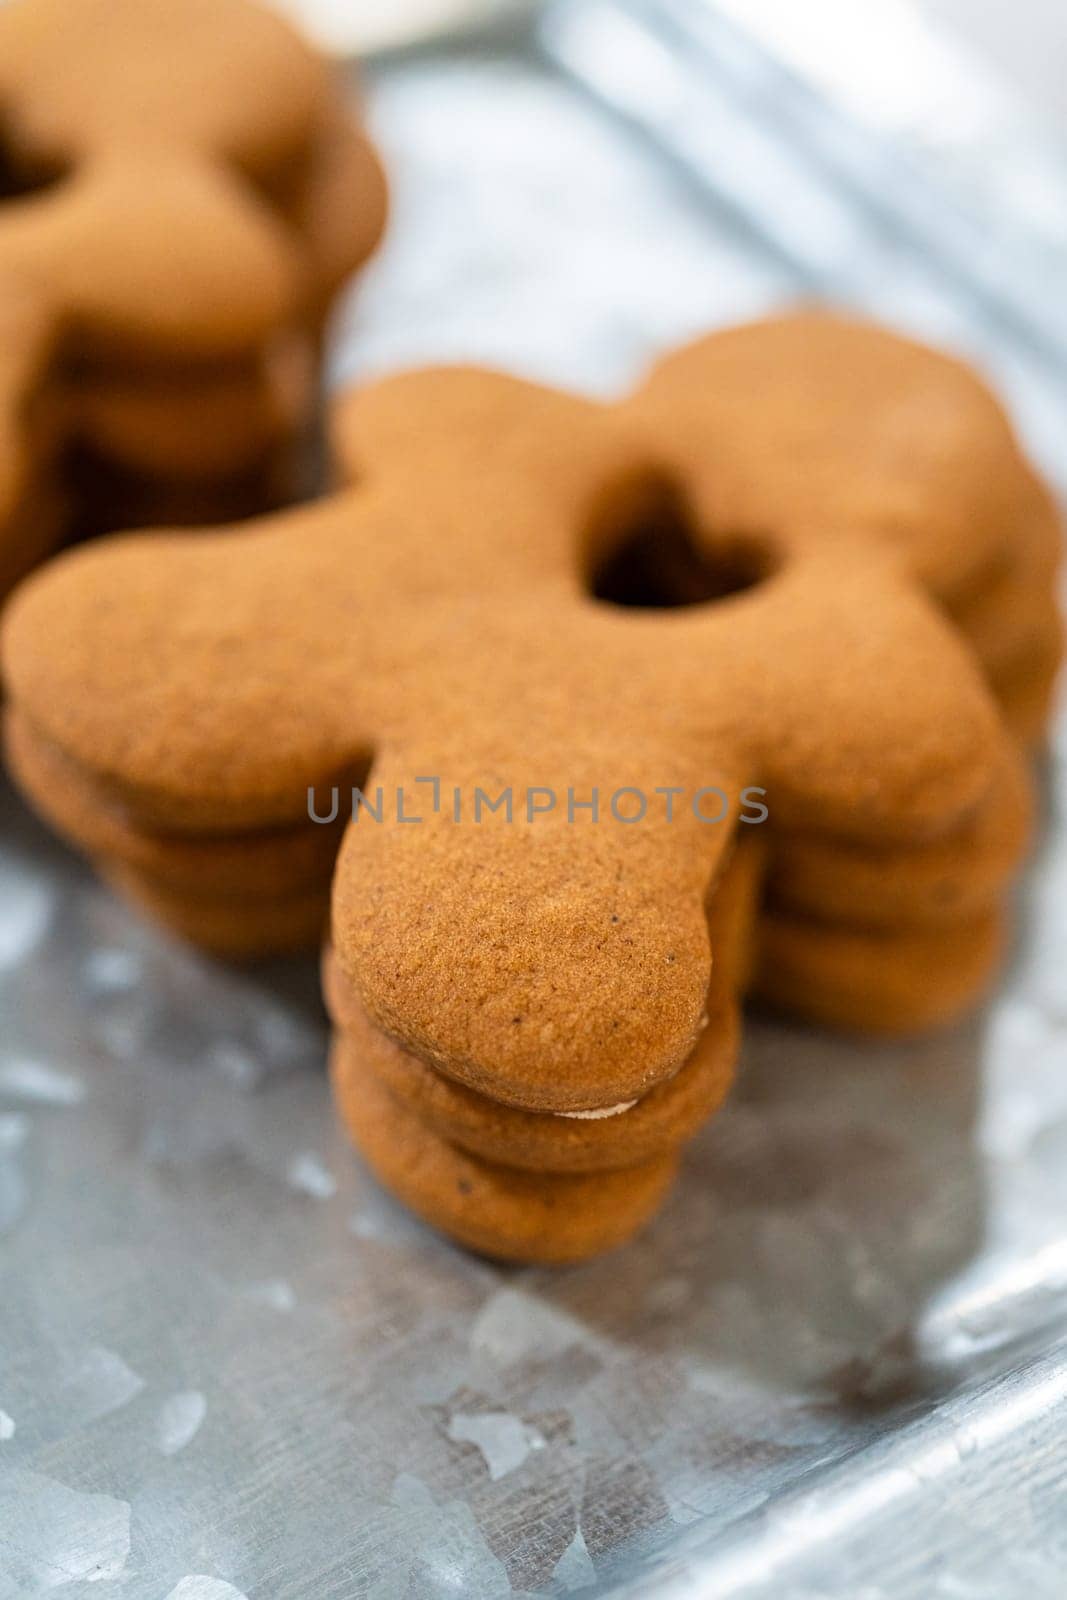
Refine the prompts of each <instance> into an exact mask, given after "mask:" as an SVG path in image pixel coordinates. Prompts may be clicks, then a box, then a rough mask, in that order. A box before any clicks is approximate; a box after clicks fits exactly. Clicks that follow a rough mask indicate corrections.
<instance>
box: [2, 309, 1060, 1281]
mask: <svg viewBox="0 0 1067 1600" xmlns="http://www.w3.org/2000/svg"><path fill="white" fill-rule="evenodd" d="M860 392H862V395H863V405H862V406H859V405H858V404H857V403H856V402H857V396H858V393H860ZM761 396H762V403H761V402H760V397H761ZM338 436H339V445H340V453H341V454H342V456H343V458H344V460H345V462H346V464H347V467H348V469H349V471H350V472H351V474H352V476H353V478H354V479H355V484H354V487H352V488H351V489H349V490H348V491H346V492H344V493H341V494H339V495H337V496H335V497H334V498H333V499H330V500H327V501H325V502H322V503H320V504H319V505H316V506H312V507H309V508H305V509H303V510H299V511H295V512H291V513H287V514H284V515H282V516H280V517H278V518H276V519H273V520H270V521H266V522H263V523H259V524H253V525H250V526H248V527H246V528H245V529H244V530H243V531H233V530H230V531H226V532H224V533H223V534H220V535H219V536H212V535H210V534H201V535H199V536H197V537H196V538H190V537H187V536H182V535H181V534H157V535H154V536H153V537H152V538H150V539H147V538H141V537H128V538H125V539H122V540H118V541H109V542H107V543H104V544H97V545H96V546H93V547H89V548H87V549H84V550H81V551H78V552H76V553H73V554H71V555H68V556H65V557H63V558H61V559H60V561H58V562H57V563H55V564H53V566H52V567H51V568H50V569H49V570H48V571H47V572H45V573H43V574H40V575H38V576H37V577H36V578H34V579H31V580H30V581H29V582H28V584H27V585H26V586H25V587H24V588H23V590H22V591H21V593H20V594H19V595H18V596H17V597H16V599H15V601H14V603H13V605H12V606H11V608H10V611H9V614H8V616H7V619H6V625H5V627H4V630H3V662H4V671H5V676H6V683H7V686H8V690H9V694H10V699H11V708H10V715H9V748H10V753H11V758H12V762H13V765H14V769H15V771H16V773H17V775H18V776H19V777H20V779H21V781H22V783H23V786H24V787H25V789H26V790H27V792H28V793H29V795H30V796H31V798H32V799H33V800H34V801H35V803H36V804H37V805H38V806H39V807H40V808H41V810H42V811H44V813H45V814H46V815H49V816H51V817H52V818H53V820H54V821H55V822H56V824H57V825H58V826H59V827H60V828H61V830H62V831H63V832H65V833H67V834H68V835H69V836H70V837H72V838H73V839H74V840H75V841H77V842H79V843H81V844H82V845H83V846H84V847H85V848H87V849H88V850H89V851H90V852H91V853H93V854H94V855H96V856H97V858H98V859H99V860H100V861H101V863H102V865H103V867H104V870H105V871H106V872H107V873H108V874H109V875H110V876H111V877H113V878H114V879H115V880H116V881H118V882H119V883H120V884H121V886H122V887H123V888H124V889H126V890H127V891H128V892H129V893H131V894H132V895H133V896H134V897H135V898H137V899H138V900H140V901H141V902H142V903H144V904H145V905H147V906H148V907H149V908H150V909H151V910H152V911H153V912H154V913H155V914H156V915H157V916H159V917H160V918H161V919H162V920H164V921H165V922H168V923H169V924H171V925H172V926H174V927H175V928H177V929H179V930H180V931H181V932H183V933H185V934H186V935H187V936H189V937H192V938H194V939H198V940H200V941H202V942H203V943H205V944H207V945H208V946H210V947H214V948H217V949H221V950H230V951H237V952H241V953H245V952H249V951H254V950H256V949H265V948H274V947H279V946H284V945H287V944H291V943H302V942H304V941H305V940H307V939H308V938H309V936H311V935H312V934H313V932H314V930H315V927H316V925H317V922H318V920H319V918H320V917H321V910H322V906H323V902H324V900H325V893H326V887H327V884H328V882H329V878H330V874H331V870H332V855H333V849H334V847H335V845H336V842H337V840H338V837H339V836H340V835H341V831H342V830H343V838H342V840H341V847H340V854H339V857H338V861H337V865H336V868H335V869H333V881H332V919H331V922H332V925H331V940H332V943H331V951H330V954H329V955H328V957H327V967H326V973H327V994H328V999H329V1004H330V1008H331V1011H332V1013H333V1015H334V1019H335V1022H336V1025H337V1041H336V1045H335V1050H334V1057H333V1074H334V1082H335V1086H336V1092H337V1097H338V1101H339V1104H340V1106H341V1108H342V1111H343V1113H344V1115H345V1118H346V1121H347V1122H348V1124H349V1126H350V1128H351V1130H352V1133H353V1136H354V1137H355V1139H356V1141H357V1143H358V1144H359V1145H360V1146H361V1148H362V1149H363V1150H364V1151H365V1152H366V1154H367V1156H368V1158H369V1160H370V1161H371V1163H372V1164H373V1165H374V1166H375V1167H376V1168H377V1170H378V1171H379V1172H380V1173H381V1174H382V1176H383V1178H384V1179H385V1181H386V1182H387V1183H388V1184H390V1185H391V1186H392V1187H394V1188H395V1189H396V1190H397V1191H398V1192H399V1193H400V1194H402V1195H403V1197H404V1198H405V1199H406V1200H407V1201H408V1202H409V1203H410V1204H411V1205H412V1206H414V1207H415V1209H417V1210H418V1211H420V1212H421V1213H422V1214H423V1215H425V1216H427V1217H429V1218H430V1219H431V1220H434V1221H436V1222H437V1223H438V1224H439V1225H441V1226H442V1227H444V1228H446V1229H447V1230H448V1231H450V1232H451V1233H452V1234H454V1235H455V1236H456V1237H457V1238H459V1239H461V1240H463V1241H465V1242H467V1243H469V1244H471V1245H473V1246H475V1247H477V1248H479V1249H483V1250H487V1251H489V1252H491V1253H494V1254H499V1255H503V1256H507V1257H511V1258H514V1259H522V1260H526V1259H534V1260H549V1261H557V1260H565V1259H575V1258H577V1257H580V1256H582V1255H586V1254H590V1253H592V1252H593V1251H595V1250H597V1249H600V1248H604V1247H606V1246H607V1245H608V1244H611V1243H614V1242H617V1241H618V1240H619V1239H620V1238H622V1237H623V1236H625V1235H626V1234H627V1233H628V1232H629V1231H631V1230H632V1229H633V1228H634V1227H636V1226H637V1225H638V1224H639V1223H640V1222H641V1221H642V1220H643V1219H644V1218H645V1217H647V1216H648V1215H649V1214H650V1213H651V1212H652V1210H654V1208H655V1206H656V1205H657V1203H658V1201H659V1198H660V1197H661V1195H662V1193H663V1192H664V1190H665V1188H666V1185H667V1184H668V1182H669V1179H670V1175H671V1172H672V1170H673V1167H674V1164H675V1162H676V1159H677V1153H678V1150H679V1148H680V1145H681V1144H682V1142H684V1140H685V1139H686V1138H687V1137H689V1135H690V1134H691V1133H692V1132H693V1130H694V1128H695V1126H696V1125H697V1124H698V1123H699V1122H700V1120H701V1119H702V1118H703V1117H704V1116H706V1115H707V1114H708V1113H709V1112H710V1111H712V1110H713V1109H714V1107H715V1106H716V1105H717V1104H718V1103H719V1101H720V1100H721V1098H722V1095H723V1093H724V1092H725V1088H726V1085H727V1083H728V1080H729V1076H730V1072H731V1070H732V1057H733V1040H734V1030H735V1016H734V1008H735V1006H736V1002H737V997H738V995H739V994H740V993H741V992H742V991H743V990H745V989H746V988H754V989H755V991H756V992H757V993H759V994H762V995H764V996H767V997H768V998H770V999H772V1000H774V1001H776V1002H778V1003H780V1004H782V1005H784V1006H786V1007H787V1008H788V1009H790V1010H791V1011H792V1012H793V1013H795V1014H797V1015H800V1016H803V1017H811V1018H814V1019H818V1020H821V1021H827V1022H830V1023H835V1024H839V1025H844V1026H848V1027H862V1028H866V1029H868V1030H873V1031H900V1030H912V1029H916V1028H923V1027H926V1026H929V1025H932V1024H934V1023H937V1022H940V1021H943V1020H947V1019H948V1018H950V1017H952V1016H954V1015H956V1014H958V1012H959V1011H960V1010H961V1009H963V1008H965V1007H966V1006H968V1005H970V1004H971V1003H973V1001H974V999H975V998H976V996H977V995H978V994H979V993H980V992H981V990H982V988H983V987H984V985H985V984H986V983H987V981H988V979H989V977H990V974H991V973H992V971H993V970H994V968H995V965H996V960H997V956H998V952H999V949H1000V947H1001V942H1002V938H1003V927H1004V900H1005V895H1006V893H1007V891H1008V889H1009V887H1010V884H1011V881H1012V878H1013V876H1014V873H1015V871H1016V869H1017V866H1018V862H1019V859H1020V857H1021V854H1022V852H1023V850H1024V848H1025V845H1026V841H1027V837H1028V832H1029V827H1030V793H1029V783H1028V779H1027V774H1026V770H1025V762H1024V758H1023V755H1022V752H1021V748H1020V743H1019V741H1018V740H1017V739H1016V738H1015V737H1013V735H1012V734H1011V732H1009V728H1008V725H1007V723H1006V721H1005V716H1004V713H1003V711H1002V710H1001V708H1000V707H999V706H998V703H997V699H996V697H995V694H994V688H998V689H1003V688H1004V687H1005V683H1006V682H1007V680H1005V681H1004V682H1001V681H998V679H997V677H996V675H995V674H992V675H991V678H992V687H991V684H990V683H989V682H987V681H986V677H985V676H984V674H983V669H982V664H981V661H980V659H979V656H980V653H979V652H977V651H976V650H975V649H973V648H972V646H971V645H970V643H969V642H968V638H967V631H966V623H965V621H963V620H959V619H962V618H965V617H966V616H968V615H971V614H973V610H972V609H971V608H977V610H978V611H981V610H982V609H983V608H985V609H987V610H990V609H995V607H993V606H992V601H991V598H990V597H991V596H992V595H994V594H995V592H996V589H997V586H998V585H1000V584H1002V583H1003V582H1004V581H1005V579H1004V574H1005V573H1006V572H1008V571H1011V570H1013V564H1014V563H1015V562H1016V560H1017V559H1018V560H1019V561H1020V562H1021V561H1022V556H1021V551H1022V550H1023V549H1024V547H1026V548H1029V544H1030V541H1031V539H1032V540H1033V542H1034V544H1037V543H1042V544H1043V542H1044V541H1045V540H1048V541H1049V543H1050V544H1051V541H1052V536H1053V528H1054V523H1053V520H1052V514H1051V510H1050V507H1049V502H1048V500H1047V497H1046V495H1045V494H1044V491H1043V490H1042V489H1041V488H1040V486H1039V485H1038V484H1037V482H1036V480H1035V478H1034V475H1033V473H1032V471H1031V470H1030V468H1029V467H1028V466H1027V465H1026V463H1025V462H1024V461H1023V459H1022V457H1021V455H1020V454H1019V451H1018V448H1017V446H1016V445H1015V443H1014V441H1013V439H1012V436H1011V433H1010V431H1009V429H1008V427H1007V424H1006V423H1005V421H1004V419H1003V416H1002V414H1001V413H1000V411H999V409H998V408H997V407H996V405H995V404H994V402H993V401H992V400H991V399H990V398H989V396H988V395H987V393H986V391H985V390H984V389H983V388H982V387H981V386H980V385H979V384H978V383H977V381H976V380H975V379H973V378H972V377H971V376H970V375H969V374H967V373H966V371H965V369H963V368H961V367H958V366H956V365H955V364H954V363H951V362H949V361H947V360H945V358H942V357H939V356H935V355H933V354H932V353H930V352H926V351H923V350H920V349H918V348H917V347H915V346H912V345H909V344H907V343H905V342H904V341H900V340H897V339H895V338H894V337H892V336H891V335H889V334H886V333H883V332H881V331H879V330H877V329H873V328H868V327H865V326H862V325H859V324H853V323H847V322H841V321H838V320H836V319H833V318H830V317H825V316H819V315H802V316H797V317H794V318H787V319H781V320H779V321H777V322H773V323H769V324H763V325H757V326H754V327H751V328H747V329H739V330H736V331H733V332H730V333H726V334H720V335H715V336H713V337H712V338H710V339H709V340H706V341H704V342H703V343H701V344H698V345H695V346H693V347H691V348H690V349H689V350H688V351H683V352H681V353H679V354H678V355H675V356H674V357H671V358H668V360H667V361H666V362H665V363H663V364H661V365H660V366H659V367H658V368H657V369H656V370H655V371H654V372H653V374H652V376H651V378H650V379H649V381H648V382H647V383H646V385H645V386H644V387H643V388H642V389H641V390H640V391H639V392H638V393H637V394H636V395H635V396H634V397H632V398H631V399H630V400H628V401H626V402H625V403H623V404H622V405H620V406H616V407H612V408H609V407H602V406H598V405H594V404H591V403H589V402H587V401H584V400H580V399H577V398H574V397H572V396H567V395H563V394H559V393H556V392H553V391H550V390H545V389H540V388H537V387H535V386H533V385H530V384H527V383H523V382H520V381H518V380H516V379H512V378H507V377H503V376H500V375H497V374H493V373H488V372H482V371H475V370H465V369H458V370H439V371H426V372H417V373H411V374H408V375H405V376H401V377H398V378H395V379H392V380H389V381H387V382H384V383H382V384H379V385H377V386H375V387H373V388H371V389H369V390H367V391H365V392H364V393H362V394H359V395H356V396H354V397H353V398H351V399H350V400H349V401H347V402H346V403H345V404H344V405H342V406H341V408H340V410H339V414H338ZM1052 565H1053V563H1052V558H1051V556H1050V555H1046V556H1045V558H1044V560H1043V564H1042V566H1041V569H1040V570H1041V572H1042V573H1044V574H1045V575H1046V578H1045V581H1047V575H1048V574H1049V573H1051V570H1052ZM1042 596H1043V591H1041V590H1040V586H1039V584H1038V583H1037V581H1036V579H1035V581H1034V586H1033V591H1032V592H1031V593H1028V595H1027V608H1024V612H1023V614H1022V615H1021V616H1020V617H1019V618H1017V619H1016V618H1013V617H1012V616H1010V615H1009V612H1008V608H1005V610H1004V613H1003V615H1002V617H1001V621H1002V623H1003V625H1004V628H1005V631H1006V633H1013V636H1014V638H1015V641H1016V643H1015V646H1014V647H1013V650H1011V651H1006V655H1007V657H1008V658H1009V659H1012V660H1014V661H1015V662H1016V667H1015V669H1014V670H1015V671H1017V672H1019V673H1021V674H1022V676H1023V677H1025V676H1026V674H1027V672H1029V671H1034V672H1036V671H1037V670H1038V668H1037V667H1035V666H1034V662H1038V663H1039V664H1040V662H1041V652H1042V650H1043V649H1044V644H1045V632H1044V624H1043V621H1042V620H1041V619H1042V618H1043V617H1044V611H1045V608H1044V606H1043V605H1042V604H1038V603H1037V602H1039V601H1041V600H1042ZM1031 602H1033V605H1032V609H1030V606H1031ZM1035 618H1037V619H1038V620H1037V622H1036V623H1035ZM1027 651H1029V652H1030V654H1029V655H1028V654H1027ZM1040 670H1042V671H1043V670H1044V667H1043V666H1041V667H1040ZM1009 678H1010V679H1011V681H1014V677H1013V676H1012V675H1009ZM1046 692H1047V685H1045V684H1044V682H1043V681H1042V684H1041V697H1044V696H1045V694H1046ZM1039 698H1040V697H1039ZM1005 701H1006V704H1007V707H1008V709H1009V710H1010V709H1011V707H1012V705H1013V702H1012V697H1011V696H1010V695H1007V694H1006V695H1005ZM1031 703H1032V704H1033V703H1036V702H1033V701H1032V702H1031ZM1020 730H1021V731H1022V730H1025V731H1026V732H1034V731H1035V728H1034V724H1033V721H1032V720H1031V719H1030V718H1026V719H1022V720H1021V721H1020ZM353 786H355V787H356V789H357V790H358V791H359V794H360V795H361V796H362V804H361V805H360V806H359V808H358V809H357V810H356V811H355V812H354V814H353V813H352V812H351V809H350V795H351V790H352V788H353ZM309 791H311V792H312V793H311V800H312V808H313V810H314V812H315V814H316V815H317V816H321V817H323V818H325V819H328V820H325V821H323V822H321V823H320V822H311V821H309ZM759 796H762V797H763V798H762V799H760V798H759ZM764 802H765V808H766V813H767V815H766V816H765V817H761V813H762V811H763V809H764ZM350 817H351V820H349V818H350ZM346 824H347V826H346Z"/></svg>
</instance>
